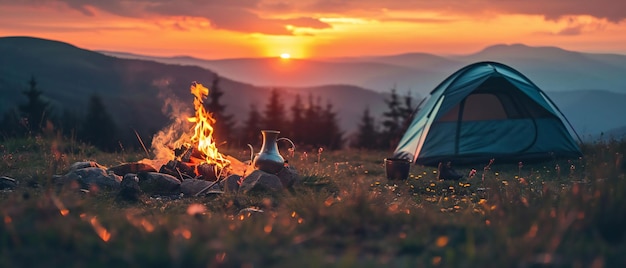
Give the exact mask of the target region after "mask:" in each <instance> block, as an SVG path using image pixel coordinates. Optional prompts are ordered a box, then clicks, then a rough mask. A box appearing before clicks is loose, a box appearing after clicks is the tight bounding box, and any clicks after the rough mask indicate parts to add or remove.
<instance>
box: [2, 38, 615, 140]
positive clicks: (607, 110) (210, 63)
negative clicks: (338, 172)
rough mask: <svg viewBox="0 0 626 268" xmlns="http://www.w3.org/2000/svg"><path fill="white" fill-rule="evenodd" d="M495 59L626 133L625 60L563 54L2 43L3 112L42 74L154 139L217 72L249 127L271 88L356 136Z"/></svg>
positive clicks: (77, 107)
mask: <svg viewBox="0 0 626 268" xmlns="http://www.w3.org/2000/svg"><path fill="white" fill-rule="evenodd" d="M484 60H492V61H498V62H502V63H504V64H507V65H509V66H511V67H513V68H515V69H517V70H519V71H520V72H522V73H524V74H525V75H526V76H527V77H528V78H530V79H531V80H532V81H533V82H535V83H536V84H537V85H538V86H539V87H540V88H542V89H544V90H545V91H546V92H547V94H548V95H549V96H550V97H551V98H552V99H553V100H554V101H555V102H556V103H557V105H559V107H560V109H561V110H562V111H563V112H564V113H565V115H566V116H567V117H568V118H569V120H570V121H571V122H572V124H573V125H574V127H575V128H576V130H577V131H578V132H579V134H581V135H583V136H590V137H591V136H594V137H596V136H597V135H598V134H599V133H601V132H604V133H616V134H614V135H620V134H619V133H620V129H622V128H624V127H625V126H626V117H623V116H621V115H622V114H626V105H624V104H626V75H625V74H626V56H624V55H609V54H589V53H579V52H572V51H566V50H562V49H560V48H555V47H528V46H525V45H496V46H491V47H488V48H486V49H484V50H482V51H480V52H478V53H475V54H471V55H463V56H438V55H431V54H427V53H409V54H401V55H391V56H375V57H359V58H332V59H320V60H298V59H290V60H282V59H278V58H254V59H252V58H250V59H224V60H202V59H196V58H191V57H171V58H167V57H151V56H144V55H135V54H128V53H121V52H106V51H101V52H95V51H89V50H85V49H81V48H77V47H75V46H72V45H70V44H66V43H62V42H57V41H52V40H44V39H38V38H31V37H4V38H0V113H2V112H4V111H6V110H7V109H11V108H14V107H15V106H16V104H18V103H23V102H24V101H25V99H24V97H23V96H22V95H21V94H19V92H20V91H21V90H24V89H26V87H27V82H28V80H29V79H30V77H31V76H35V77H36V79H37V81H38V83H39V87H40V89H42V90H43V91H44V95H45V96H47V97H48V98H49V99H50V101H52V103H53V104H55V106H57V107H59V108H60V109H68V110H74V111H84V110H85V107H84V105H85V104H86V103H87V99H88V97H89V96H90V95H91V94H93V93H98V94H99V95H100V96H101V97H102V98H103V99H104V101H105V103H106V105H107V108H108V109H109V111H110V112H111V113H112V114H113V115H114V116H115V117H116V118H117V120H118V122H119V123H120V124H121V126H122V128H126V129H128V130H130V129H131V128H133V129H138V130H139V131H140V132H145V133H153V132H154V131H156V130H158V129H160V128H161V127H162V126H163V125H164V124H165V122H167V116H166V115H164V114H163V113H162V112H161V109H162V107H163V105H164V100H163V98H162V97H160V96H169V97H170V98H172V97H173V98H176V99H179V100H181V101H182V103H183V105H186V104H188V108H189V109H192V108H193V107H192V104H191V103H192V96H191V95H190V94H189V86H190V84H191V82H192V81H198V82H200V83H203V84H205V85H207V86H210V83H211V81H212V79H213V77H214V75H215V74H216V73H217V74H219V76H220V77H221V80H220V86H221V88H222V89H223V90H224V91H225V94H224V97H223V101H224V103H225V104H226V105H227V112H228V113H230V114H233V115H234V116H235V119H236V120H238V121H240V122H241V121H243V120H244V119H245V116H246V115H247V112H248V111H249V109H250V106H251V105H256V107H257V108H259V109H261V110H262V109H263V108H264V105H265V102H266V101H267V99H268V96H269V92H270V90H271V89H272V88H277V89H279V90H280V91H281V92H282V93H283V94H282V96H283V100H284V102H285V104H286V106H287V107H288V106H289V105H291V103H292V102H293V99H294V98H295V96H296V94H300V95H301V96H302V97H303V99H305V100H306V98H307V96H308V95H309V94H312V95H313V96H314V97H315V98H316V99H319V100H321V101H322V102H323V104H325V103H326V102H330V103H331V104H333V106H334V107H335V110H336V111H337V114H338V117H339V119H340V124H341V126H342V127H343V128H344V130H345V131H346V132H347V133H350V132H352V131H353V130H355V128H356V126H357V124H358V121H359V118H360V116H361V114H362V112H363V110H364V109H365V108H366V107H368V108H369V109H370V110H371V112H372V114H373V115H380V114H382V112H383V111H384V109H385V104H384V99H385V98H386V96H387V94H388V93H389V90H390V89H391V88H396V89H397V90H398V93H399V94H401V95H403V94H405V93H407V92H411V94H412V95H413V96H414V97H420V98H421V97H424V96H427V94H428V93H429V92H430V90H432V89H433V88H434V87H435V86H436V85H437V84H439V83H440V82H441V81H442V80H443V79H445V78H446V77H447V76H449V75H450V74H452V73H453V72H454V71H456V70H458V69H459V68H461V67H463V66H465V65H467V64H470V63H473V62H476V61H484Z"/></svg>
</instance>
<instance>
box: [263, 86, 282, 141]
mask: <svg viewBox="0 0 626 268" xmlns="http://www.w3.org/2000/svg"><path fill="white" fill-rule="evenodd" d="M286 122H287V120H286V119H285V107H284V106H283V103H282V102H281V99H280V93H279V92H278V90H276V89H272V93H271V95H270V99H269V102H268V103H267V105H266V106H265V111H264V114H263V124H262V126H263V128H264V129H271V130H278V131H281V130H282V131H286V129H285V126H286V125H287V124H286Z"/></svg>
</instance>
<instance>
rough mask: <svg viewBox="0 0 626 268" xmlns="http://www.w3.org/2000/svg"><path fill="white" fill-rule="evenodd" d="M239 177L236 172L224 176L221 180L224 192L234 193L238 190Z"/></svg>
mask: <svg viewBox="0 0 626 268" xmlns="http://www.w3.org/2000/svg"><path fill="white" fill-rule="evenodd" d="M240 179H241V176H239V175H237V174H233V175H230V176H228V177H226V179H224V180H223V181H222V182H221V185H222V189H224V192H227V193H236V192H237V191H239V183H238V182H239V180H240Z"/></svg>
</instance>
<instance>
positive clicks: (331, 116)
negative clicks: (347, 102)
mask: <svg viewBox="0 0 626 268" xmlns="http://www.w3.org/2000/svg"><path fill="white" fill-rule="evenodd" d="M319 130H321V131H320V133H323V135H322V136H321V140H320V141H319V142H320V143H321V144H322V145H324V146H326V147H327V148H328V149H331V150H336V149H341V145H342V136H343V133H341V129H340V128H339V123H338V122H337V113H335V111H334V108H333V105H332V104H331V103H330V102H328V103H327V104H326V107H325V108H324V110H323V111H322V118H321V122H320V126H319Z"/></svg>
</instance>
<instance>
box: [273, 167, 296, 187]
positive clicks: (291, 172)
mask: <svg viewBox="0 0 626 268" xmlns="http://www.w3.org/2000/svg"><path fill="white" fill-rule="evenodd" d="M276 176H278V178H279V179H280V182H281V183H282V184H283V188H291V187H293V185H294V184H295V183H296V182H300V181H301V180H302V179H301V178H300V175H298V171H296V169H295V168H293V167H291V166H287V167H285V168H283V169H281V170H280V171H279V172H278V174H276Z"/></svg>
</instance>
